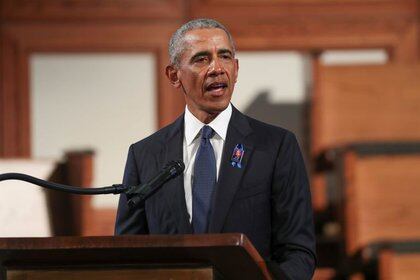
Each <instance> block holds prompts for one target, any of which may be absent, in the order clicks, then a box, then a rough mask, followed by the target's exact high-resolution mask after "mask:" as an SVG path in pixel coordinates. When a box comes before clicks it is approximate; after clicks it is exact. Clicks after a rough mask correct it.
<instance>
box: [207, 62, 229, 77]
mask: <svg viewBox="0 0 420 280" xmlns="http://www.w3.org/2000/svg"><path fill="white" fill-rule="evenodd" d="M223 73H225V69H224V67H223V64H222V63H221V61H220V59H219V58H215V59H213V61H212V62H211V63H210V67H209V75H212V76H217V75H221V74H223Z"/></svg>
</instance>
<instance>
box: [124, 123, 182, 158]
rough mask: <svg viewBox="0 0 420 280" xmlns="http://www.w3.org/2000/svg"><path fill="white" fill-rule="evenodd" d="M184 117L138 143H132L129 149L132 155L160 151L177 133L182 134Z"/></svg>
mask: <svg viewBox="0 0 420 280" xmlns="http://www.w3.org/2000/svg"><path fill="white" fill-rule="evenodd" d="M183 121H184V116H183V115H181V116H180V117H179V118H177V119H176V120H175V121H174V122H173V123H171V124H169V125H167V126H165V127H163V128H161V129H159V130H158V131H156V132H154V133H153V134H151V135H149V136H147V137H146V138H143V139H142V140H140V141H137V142H135V143H133V144H132V145H131V146H130V149H131V150H133V152H134V153H140V152H145V151H147V152H150V153H155V152H158V151H160V150H161V149H162V147H163V146H164V145H165V144H166V143H167V142H168V141H169V139H171V138H172V137H174V136H175V135H176V134H177V133H182V129H183Z"/></svg>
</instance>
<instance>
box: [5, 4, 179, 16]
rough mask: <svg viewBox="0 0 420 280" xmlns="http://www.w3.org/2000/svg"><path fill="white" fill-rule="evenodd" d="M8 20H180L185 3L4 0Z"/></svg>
mask: <svg viewBox="0 0 420 280" xmlns="http://www.w3.org/2000/svg"><path fill="white" fill-rule="evenodd" d="M0 5H1V7H2V14H1V15H2V17H3V18H4V19H6V20H13V21H19V20H42V21H45V20H53V21H63V20H90V21H96V20H103V19H112V20H114V19H131V20H137V21H138V20H145V19H146V20H157V19H164V20H168V19H172V20H173V19H180V17H181V16H182V14H183V7H184V3H183V0H159V1H150V0H118V1H115V0H100V1H97V0H19V1H16V0H3V1H2V2H1V3H0Z"/></svg>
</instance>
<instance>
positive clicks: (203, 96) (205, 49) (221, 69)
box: [167, 28, 238, 122]
mask: <svg viewBox="0 0 420 280" xmlns="http://www.w3.org/2000/svg"><path fill="white" fill-rule="evenodd" d="M170 72H171V70H169V73H168V68H167V75H168V77H169V79H170V80H171V82H172V84H173V85H174V86H175V87H178V88H183V90H184V93H185V101H186V103H187V106H188V109H189V110H190V111H191V112H192V113H193V114H194V115H195V116H196V117H197V118H198V119H199V120H201V121H203V122H205V120H206V117H208V116H209V115H217V114H218V113H220V112H221V111H223V110H224V109H226V107H227V106H228V105H229V102H230V99H231V97H232V92H233V89H234V86H235V83H236V79H237V76H238V61H237V59H235V58H234V54H233V46H232V45H231V44H230V41H229V38H228V36H227V34H226V33H225V32H224V31H223V30H222V29H218V28H211V29H195V30H191V31H189V32H187V33H186V34H185V36H184V50H183V52H182V53H181V56H180V59H179V65H178V66H177V67H174V68H172V76H171V74H170Z"/></svg>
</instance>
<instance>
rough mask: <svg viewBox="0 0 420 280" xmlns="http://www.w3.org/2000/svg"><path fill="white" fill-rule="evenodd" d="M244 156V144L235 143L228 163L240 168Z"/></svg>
mask: <svg viewBox="0 0 420 280" xmlns="http://www.w3.org/2000/svg"><path fill="white" fill-rule="evenodd" d="M243 156H244V146H243V145H242V144H236V147H235V149H233V154H232V157H231V159H230V163H231V164H232V166H233V167H237V168H241V167H242V165H241V161H242V158H243Z"/></svg>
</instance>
